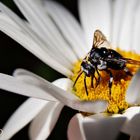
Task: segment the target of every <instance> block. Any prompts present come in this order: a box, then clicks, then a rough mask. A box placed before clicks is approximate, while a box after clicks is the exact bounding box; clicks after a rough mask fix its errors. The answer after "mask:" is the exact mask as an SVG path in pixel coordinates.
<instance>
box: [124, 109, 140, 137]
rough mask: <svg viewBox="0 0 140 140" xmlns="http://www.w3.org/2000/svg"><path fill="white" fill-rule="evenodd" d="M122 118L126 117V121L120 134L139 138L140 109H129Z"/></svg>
mask: <svg viewBox="0 0 140 140" xmlns="http://www.w3.org/2000/svg"><path fill="white" fill-rule="evenodd" d="M123 116H125V117H127V119H128V120H127V121H126V123H125V124H124V126H123V128H122V132H124V133H127V134H129V135H132V136H136V137H140V133H139V130H140V121H139V120H140V107H131V108H129V109H127V110H126V112H125V113H124V114H123Z"/></svg>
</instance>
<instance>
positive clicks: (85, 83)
mask: <svg viewBox="0 0 140 140" xmlns="http://www.w3.org/2000/svg"><path fill="white" fill-rule="evenodd" d="M86 77H87V76H86V74H85V77H84V85H85V90H86V94H87V95H88V90H87V82H86Z"/></svg>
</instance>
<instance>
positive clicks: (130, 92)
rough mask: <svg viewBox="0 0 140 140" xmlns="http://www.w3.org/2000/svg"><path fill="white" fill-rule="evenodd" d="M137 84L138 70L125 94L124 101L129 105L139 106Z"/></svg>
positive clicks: (139, 96)
mask: <svg viewBox="0 0 140 140" xmlns="http://www.w3.org/2000/svg"><path fill="white" fill-rule="evenodd" d="M139 83H140V70H138V71H137V73H136V74H135V75H134V76H133V78H132V80H131V82H130V84H129V87H128V89H127V92H126V101H127V102H128V103H129V104H131V105H135V104H140V94H139V92H140V88H139Z"/></svg>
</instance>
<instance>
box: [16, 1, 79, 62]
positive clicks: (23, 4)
mask: <svg viewBox="0 0 140 140" xmlns="http://www.w3.org/2000/svg"><path fill="white" fill-rule="evenodd" d="M14 1H15V3H16V4H17V6H18V7H19V8H20V10H21V11H22V13H23V14H24V15H25V17H26V18H27V19H28V21H29V22H30V24H31V25H32V28H33V29H34V30H35V31H36V32H37V33H38V35H40V37H41V38H42V39H43V40H44V41H45V40H46V39H48V40H50V42H51V43H52V46H51V47H54V49H56V50H57V51H58V53H59V54H60V55H62V56H64V58H65V59H67V60H69V61H70V62H71V63H73V62H75V61H76V60H77V58H76V56H75V54H74V53H73V51H72V50H71V49H70V48H69V46H68V44H67V43H66V42H65V41H64V39H63V38H62V36H61V34H60V32H59V30H58V29H57V27H56V26H55V24H54V23H53V22H52V21H51V19H50V18H49V16H48V15H47V13H46V12H45V10H44V3H43V0H38V1H32V0H24V1H20V0H14ZM60 47H61V49H60ZM67 54H69V56H71V57H69V56H68V55H67Z"/></svg>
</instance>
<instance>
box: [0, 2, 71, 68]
mask: <svg viewBox="0 0 140 140" xmlns="http://www.w3.org/2000/svg"><path fill="white" fill-rule="evenodd" d="M0 9H1V11H2V12H4V13H5V14H6V15H8V16H9V17H10V18H11V19H12V20H13V21H14V22H15V23H14V24H16V26H17V25H18V26H19V27H20V30H22V32H24V33H26V35H28V36H29V37H30V38H31V39H32V40H33V41H34V42H36V44H38V45H39V47H40V48H42V49H43V50H44V51H45V52H46V55H49V56H51V57H52V59H55V60H56V61H58V62H59V63H60V64H62V65H64V66H65V67H67V68H71V64H70V62H68V61H67V60H66V59H63V57H62V56H61V55H59V54H58V52H57V51H56V49H52V47H51V43H50V42H49V40H46V42H44V41H43V40H42V39H41V38H40V37H39V36H38V35H37V34H36V33H35V32H34V31H33V30H32V29H31V28H30V27H29V24H27V23H26V22H25V21H23V20H22V19H20V18H19V17H18V16H17V15H16V14H14V12H12V11H11V10H10V9H8V8H7V7H6V6H4V5H3V4H2V3H0ZM6 15H5V16H6ZM7 19H8V17H7ZM12 20H10V21H11V22H12ZM10 21H7V22H8V23H9V22H10ZM33 47H34V46H33Z"/></svg>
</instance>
